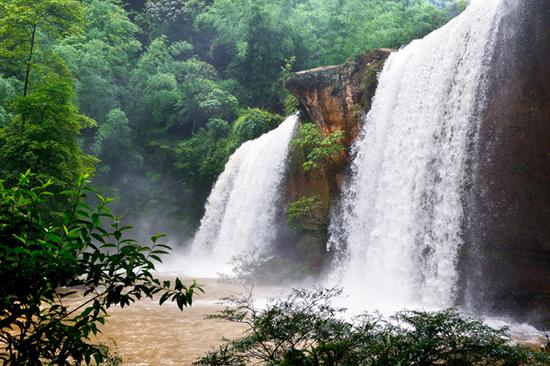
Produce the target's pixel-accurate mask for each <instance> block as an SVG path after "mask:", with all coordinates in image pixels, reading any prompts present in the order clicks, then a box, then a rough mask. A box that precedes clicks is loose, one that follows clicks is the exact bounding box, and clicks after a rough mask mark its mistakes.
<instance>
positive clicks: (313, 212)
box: [287, 196, 328, 237]
mask: <svg viewBox="0 0 550 366" xmlns="http://www.w3.org/2000/svg"><path fill="white" fill-rule="evenodd" d="M321 206H322V205H321V197H319V196H304V197H302V198H300V199H298V200H296V201H294V202H292V203H291V204H290V205H289V206H288V212H287V218H288V224H289V225H290V227H291V228H293V229H294V231H309V232H313V234H314V235H315V236H320V237H324V236H325V235H326V231H327V228H328V212H323V210H322V209H321ZM324 211H328V210H324Z"/></svg>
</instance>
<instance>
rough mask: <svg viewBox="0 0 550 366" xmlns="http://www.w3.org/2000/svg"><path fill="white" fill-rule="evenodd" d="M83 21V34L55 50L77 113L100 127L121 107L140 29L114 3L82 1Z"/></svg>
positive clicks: (139, 47) (136, 48)
mask: <svg viewBox="0 0 550 366" xmlns="http://www.w3.org/2000/svg"><path fill="white" fill-rule="evenodd" d="M83 19H84V22H83V31H82V32H80V33H77V34H74V35H72V36H70V37H67V38H65V39H63V40H62V41H61V42H57V43H56V44H55V46H54V49H55V51H56V52H57V53H58V54H59V55H60V56H61V57H62V58H63V59H64V60H65V62H66V63H67V65H68V66H69V68H70V70H71V72H72V74H73V75H74V78H75V85H74V88H75V94H76V95H75V96H76V101H77V105H78V107H79V109H80V111H81V112H82V113H83V114H85V115H87V116H88V117H91V118H93V119H95V120H96V121H97V122H98V125H99V126H101V125H102V124H103V123H104V122H105V119H106V117H107V114H108V113H109V112H110V111H111V110H114V109H116V108H121V107H122V104H123V100H124V97H125V95H126V87H127V84H128V78H129V75H130V70H131V69H132V65H133V64H134V62H135V61H136V58H137V57H138V53H139V51H140V50H141V43H140V42H139V41H138V40H137V39H136V34H137V33H138V32H139V28H138V27H137V26H136V25H135V24H134V23H133V22H132V21H131V20H130V19H129V18H128V15H127V14H126V12H125V10H124V8H122V6H121V5H120V4H119V2H118V1H116V0H86V1H84V12H83ZM92 143H93V142H92Z"/></svg>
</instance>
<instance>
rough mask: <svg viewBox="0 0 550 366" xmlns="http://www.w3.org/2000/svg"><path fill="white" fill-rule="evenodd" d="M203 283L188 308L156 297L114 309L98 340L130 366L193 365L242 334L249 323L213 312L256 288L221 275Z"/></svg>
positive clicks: (257, 289)
mask: <svg viewBox="0 0 550 366" xmlns="http://www.w3.org/2000/svg"><path fill="white" fill-rule="evenodd" d="M184 282H185V283H189V282H190V280H186V281H184ZM198 282H199V283H200V284H202V285H204V286H203V287H204V290H205V294H197V295H196V296H195V297H194V303H193V306H191V307H189V308H185V309H184V310H183V311H180V310H179V309H178V307H177V306H176V305H175V304H174V303H165V304H163V305H162V306H159V305H158V300H156V299H155V300H151V299H146V300H142V301H140V302H137V303H135V304H131V305H130V306H129V307H125V308H124V309H120V308H113V309H111V310H110V311H109V314H110V317H109V318H108V320H107V323H106V324H105V325H104V326H102V327H101V331H102V334H101V335H99V336H98V337H97V341H99V342H101V343H102V344H105V345H107V346H108V347H109V348H110V350H111V352H113V353H117V354H118V355H119V356H120V357H122V362H123V365H125V366H137V365H139V366H149V365H151V366H153V365H191V364H192V363H193V362H194V361H197V360H198V359H199V358H200V357H201V356H203V355H205V354H206V353H207V352H208V351H210V350H212V349H214V348H217V347H218V346H219V345H221V344H222V343H223V338H229V339H234V338H238V337H239V336H241V335H242V333H243V332H244V331H245V330H246V326H244V325H242V324H236V323H231V322H228V321H224V320H219V319H207V316H208V315H210V314H215V313H217V312H219V311H221V310H223V309H224V308H225V305H224V304H222V303H220V302H221V299H222V298H224V297H227V296H231V295H235V296H238V295H241V294H247V293H249V292H250V290H251V289H250V288H249V287H246V286H242V285H238V284H233V283H227V282H223V281H218V280H215V279H201V280H198ZM253 292H254V294H260V295H261V296H267V297H269V296H270V294H273V296H276V293H277V289H275V288H268V287H255V288H254V289H253Z"/></svg>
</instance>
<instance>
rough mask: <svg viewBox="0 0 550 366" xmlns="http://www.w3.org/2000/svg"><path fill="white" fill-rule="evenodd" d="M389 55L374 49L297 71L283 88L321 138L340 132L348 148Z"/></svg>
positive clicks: (385, 50)
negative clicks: (346, 59)
mask: <svg viewBox="0 0 550 366" xmlns="http://www.w3.org/2000/svg"><path fill="white" fill-rule="evenodd" d="M390 52H391V51H390V50H387V49H377V50H373V51H371V52H369V53H366V54H364V55H362V56H359V57H357V58H355V59H352V60H350V61H348V62H346V63H345V64H343V65H339V66H327V67H320V68H317V69H313V70H307V71H302V72H298V73H295V74H293V75H292V76H291V77H290V78H289V79H287V80H286V81H285V87H286V88H287V89H288V90H290V92H291V93H292V94H294V95H295V96H296V97H297V98H298V99H299V100H300V103H301V104H302V105H303V106H304V108H305V110H306V111H307V113H308V115H309V118H310V119H311V121H312V122H314V123H315V124H317V126H319V128H321V130H322V131H323V133H324V134H325V135H329V134H330V133H331V132H334V131H344V132H345V134H346V135H345V136H346V137H345V142H346V144H347V145H348V146H350V145H351V144H352V142H353V140H354V139H355V137H357V134H358V133H359V130H360V122H361V116H362V114H363V112H365V111H368V110H369V109H370V103H371V100H372V97H373V96H374V92H375V91H376V87H377V85H378V82H377V76H378V73H379V72H380V71H381V70H382V67H383V66H384V62H385V61H386V59H387V58H388V56H389V55H390Z"/></svg>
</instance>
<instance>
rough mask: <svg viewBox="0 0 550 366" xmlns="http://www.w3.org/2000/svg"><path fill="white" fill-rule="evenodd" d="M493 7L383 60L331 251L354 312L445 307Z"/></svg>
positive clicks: (453, 281)
mask: <svg viewBox="0 0 550 366" xmlns="http://www.w3.org/2000/svg"><path fill="white" fill-rule="evenodd" d="M502 7H503V5H501V0H473V1H472V3H471V5H469V7H468V8H467V9H466V11H465V12H464V13H462V14H461V15H460V16H459V17H457V18H455V19H453V20H452V21H451V22H450V23H449V24H447V25H446V26H444V27H443V28H441V29H439V30H437V31H435V32H433V33H431V34H429V35H428V36H427V37H425V38H424V39H422V40H418V41H414V42H412V43H411V44H410V45H408V46H407V47H405V48H403V49H401V50H399V51H398V52H395V53H393V54H392V55H391V56H390V58H389V59H388V60H387V63H386V65H385V67H384V69H383V71H382V73H381V75H380V77H379V87H378V90H377V92H376V95H375V98H374V101H373V106H372V108H371V111H370V112H369V113H368V115H367V116H366V117H365V120H364V127H363V131H362V135H361V137H360V139H359V140H358V142H357V143H356V144H355V146H354V154H355V155H356V157H355V160H354V163H353V167H352V174H351V177H350V179H349V182H348V184H347V185H346V186H345V187H344V188H345V189H344V192H345V193H344V197H343V201H342V203H341V205H340V206H341V209H340V212H338V213H336V215H334V216H337V217H339V218H338V219H337V220H333V222H332V225H331V234H332V239H331V240H332V241H333V244H335V245H337V246H340V248H346V250H347V258H346V259H344V261H343V263H341V264H340V271H339V273H340V276H341V277H340V278H341V280H342V283H343V285H344V287H345V289H346V292H347V293H348V294H349V297H350V303H349V304H350V306H351V307H355V308H361V309H364V308H370V309H379V310H381V311H384V312H386V311H394V310H399V309H402V308H411V307H427V308H431V307H434V308H443V307H447V306H452V305H453V303H454V301H455V298H456V292H457V280H458V273H457V262H458V258H459V252H460V249H461V245H462V244H463V238H462V226H463V216H464V215H463V202H462V200H463V193H464V190H465V189H466V185H465V184H466V172H467V169H468V166H469V161H468V156H469V151H470V150H471V149H473V147H472V146H473V143H472V142H473V141H474V140H475V136H476V128H477V121H478V118H477V117H478V115H479V109H480V105H482V102H481V99H482V98H483V88H484V84H485V79H484V75H485V73H486V71H487V69H488V63H489V60H490V58H491V55H492V49H493V43H494V39H495V33H496V27H497V25H498V21H499V19H500V16H501V15H502V14H501V13H502V12H503V9H502Z"/></svg>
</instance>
